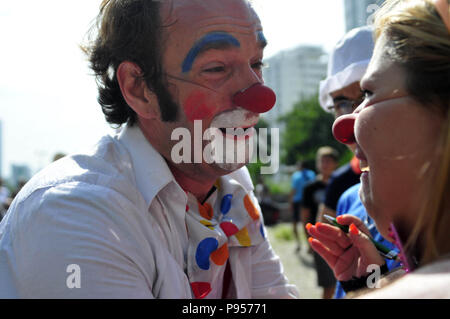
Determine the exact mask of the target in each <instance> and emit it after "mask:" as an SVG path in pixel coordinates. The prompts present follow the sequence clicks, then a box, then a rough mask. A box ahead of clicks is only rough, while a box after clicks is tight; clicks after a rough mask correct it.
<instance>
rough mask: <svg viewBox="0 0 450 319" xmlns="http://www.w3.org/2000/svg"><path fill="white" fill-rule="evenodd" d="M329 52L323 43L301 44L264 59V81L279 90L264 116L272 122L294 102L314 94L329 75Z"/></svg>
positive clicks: (273, 124) (290, 107)
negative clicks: (316, 44)
mask: <svg viewBox="0 0 450 319" xmlns="http://www.w3.org/2000/svg"><path fill="white" fill-rule="evenodd" d="M327 62H328V56H327V54H326V53H325V51H324V50H323V49H322V47H320V46H315V45H300V46H298V47H296V48H293V49H290V50H286V51H282V52H280V53H278V54H276V55H274V56H273V57H271V58H269V59H267V60H265V63H266V64H267V65H268V68H265V69H264V71H263V76H264V82H265V83H266V85H267V86H269V87H270V88H272V89H273V90H274V91H275V93H276V94H277V103H276V105H275V107H274V108H273V109H272V110H270V112H268V113H266V114H265V116H264V117H265V119H266V120H267V121H268V122H269V123H270V124H271V125H272V126H278V125H275V122H276V120H277V119H278V118H279V117H280V116H282V115H284V114H286V113H288V112H289V111H291V110H292V108H293V106H294V104H295V103H297V102H298V101H300V100H302V99H305V98H308V97H311V96H312V95H314V94H316V93H317V92H318V90H319V82H320V81H321V80H323V79H324V78H325V77H326V74H327Z"/></svg>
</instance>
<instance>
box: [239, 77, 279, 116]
mask: <svg viewBox="0 0 450 319" xmlns="http://www.w3.org/2000/svg"><path fill="white" fill-rule="evenodd" d="M276 100H277V97H276V95H275V92H274V91H272V89H270V88H269V87H267V86H265V85H263V84H261V83H255V84H253V85H252V86H250V87H249V88H247V89H245V90H242V91H240V92H238V93H236V94H235V95H234V97H233V103H234V104H235V105H236V106H240V107H243V108H244V109H247V110H249V111H252V112H254V113H265V112H267V111H269V110H270V109H272V108H273V106H274V105H275V102H276Z"/></svg>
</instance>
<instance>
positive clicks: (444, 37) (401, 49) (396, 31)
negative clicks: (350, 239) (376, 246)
mask: <svg viewBox="0 0 450 319" xmlns="http://www.w3.org/2000/svg"><path fill="white" fill-rule="evenodd" d="M382 35H383V36H385V37H386V39H387V42H386V43H387V45H386V48H385V49H386V50H385V52H386V54H387V55H388V56H389V58H390V59H392V60H393V61H394V62H395V63H397V64H399V65H400V66H402V67H403V68H404V70H405V75H406V90H407V91H408V93H409V94H410V95H411V96H412V97H413V98H414V99H416V100H417V101H418V102H420V103H421V105H423V106H424V107H426V108H428V109H429V110H430V111H437V112H439V115H440V116H442V117H443V118H444V124H443V129H442V133H441V135H440V137H439V140H438V147H437V150H436V154H437V158H438V159H439V161H438V162H437V163H438V164H437V165H436V166H435V167H433V170H430V168H431V167H429V170H428V171H427V174H429V176H430V178H429V181H430V184H429V185H426V186H427V189H428V192H429V193H428V194H427V195H428V196H426V200H425V201H424V203H423V207H418V209H419V218H418V219H417V221H416V223H415V227H414V228H413V230H412V232H411V234H410V235H409V238H408V239H407V243H406V249H407V251H409V252H413V251H418V252H419V256H417V257H418V258H419V263H420V264H421V265H424V264H427V263H429V262H432V261H434V260H436V259H438V258H439V257H440V256H443V255H445V254H447V253H449V252H450V241H449V240H448V229H449V227H450V180H449V173H450V172H449V166H450V118H449V106H450V87H449V83H450V33H449V31H448V29H447V27H446V26H445V24H444V22H443V20H442V18H441V16H440V15H439V13H438V12H437V10H436V8H435V7H434V4H433V3H432V1H431V0H387V1H386V2H385V4H384V5H383V7H382V8H381V9H380V10H379V12H378V13H377V15H376V18H375V37H376V39H378V38H379V37H381V36H382Z"/></svg>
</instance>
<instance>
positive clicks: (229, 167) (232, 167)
mask: <svg viewBox="0 0 450 319" xmlns="http://www.w3.org/2000/svg"><path fill="white" fill-rule="evenodd" d="M245 164H246V163H213V164H211V165H213V166H215V167H218V168H219V169H221V170H222V171H225V173H231V172H234V171H236V170H238V169H240V168H241V167H243V166H244V165H245Z"/></svg>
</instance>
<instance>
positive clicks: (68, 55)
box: [0, 0, 345, 177]
mask: <svg viewBox="0 0 450 319" xmlns="http://www.w3.org/2000/svg"><path fill="white" fill-rule="evenodd" d="M205 1H207V0H205ZM100 3H101V0H78V1H61V0H40V1H35V0H21V1H2V2H1V4H0V39H1V46H0V63H1V64H0V65H1V67H0V75H1V76H0V121H1V122H2V135H3V136H2V146H3V147H2V148H3V149H2V154H3V158H2V164H3V165H2V176H3V177H9V175H10V166H11V164H13V163H14V164H20V165H28V166H29V167H30V168H31V170H32V172H33V173H34V172H36V171H37V170H39V169H41V168H42V167H44V166H45V165H47V164H48V163H50V162H51V159H52V157H53V155H54V154H55V153H57V152H63V153H66V154H70V153H77V152H81V151H83V150H84V149H86V148H87V147H90V146H91V145H94V144H95V142H96V141H97V140H98V139H99V138H100V137H101V136H102V135H105V134H112V133H113V132H114V131H113V129H112V128H110V127H109V126H108V125H107V123H106V122H105V120H104V117H103V114H102V112H101V109H100V106H99V105H98V103H97V101H96V100H97V87H96V84H95V80H94V77H93V76H92V72H91V71H90V70H89V68H88V63H87V61H86V58H85V56H84V55H83V53H82V52H81V50H80V49H79V45H80V44H81V43H82V42H83V40H84V39H85V34H86V31H87V30H88V29H89V26H90V25H91V23H92V21H93V20H94V18H95V17H96V15H97V12H98V8H99V5H100ZM252 3H253V6H254V8H255V10H256V12H257V13H258V15H259V17H260V19H261V22H262V25H263V28H264V34H265V36H266V38H267V40H268V41H269V45H268V46H267V48H266V51H265V56H266V57H270V56H272V55H274V54H276V53H277V52H279V51H282V50H286V49H290V48H293V47H295V46H297V45H300V44H316V45H321V46H323V48H324V49H325V50H326V51H329V50H331V48H332V47H333V45H334V44H335V43H336V42H337V41H338V40H339V39H340V38H341V37H342V36H343V35H344V32H345V23H344V10H343V0H252Z"/></svg>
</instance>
